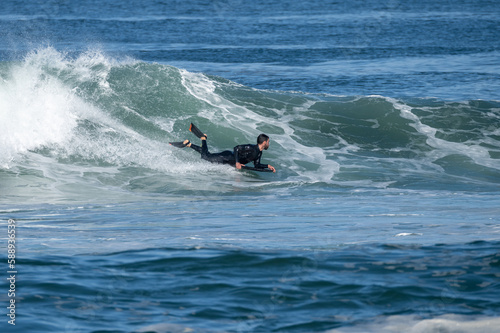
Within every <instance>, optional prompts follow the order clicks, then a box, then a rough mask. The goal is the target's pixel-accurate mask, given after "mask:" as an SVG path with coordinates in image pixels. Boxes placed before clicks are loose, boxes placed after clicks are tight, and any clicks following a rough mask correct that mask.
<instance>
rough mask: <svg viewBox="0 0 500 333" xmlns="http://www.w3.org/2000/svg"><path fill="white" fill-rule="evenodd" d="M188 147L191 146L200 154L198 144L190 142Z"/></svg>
mask: <svg viewBox="0 0 500 333" xmlns="http://www.w3.org/2000/svg"><path fill="white" fill-rule="evenodd" d="M188 147H191V148H193V149H194V150H196V151H197V152H198V153H200V154H201V147H200V146H197V145H195V144H193V143H191V144H189V145H188Z"/></svg>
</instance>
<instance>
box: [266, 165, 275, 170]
mask: <svg viewBox="0 0 500 333" xmlns="http://www.w3.org/2000/svg"><path fill="white" fill-rule="evenodd" d="M267 168H268V169H269V170H271V171H272V172H276V169H275V168H274V167H273V166H272V165H270V164H268V165H267Z"/></svg>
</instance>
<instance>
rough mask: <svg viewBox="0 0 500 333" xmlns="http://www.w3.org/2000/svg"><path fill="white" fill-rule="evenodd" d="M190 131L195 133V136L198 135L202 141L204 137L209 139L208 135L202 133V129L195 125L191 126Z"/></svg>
mask: <svg viewBox="0 0 500 333" xmlns="http://www.w3.org/2000/svg"><path fill="white" fill-rule="evenodd" d="M189 131H191V132H193V134H194V135H196V136H197V137H199V138H200V139H201V138H202V137H205V138H206V137H207V135H206V134H203V132H202V131H200V129H199V128H198V127H196V126H195V125H194V124H193V123H191V126H189Z"/></svg>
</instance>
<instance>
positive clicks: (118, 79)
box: [0, 47, 500, 201]
mask: <svg viewBox="0 0 500 333" xmlns="http://www.w3.org/2000/svg"><path fill="white" fill-rule="evenodd" d="M0 78H1V80H0V110H1V112H0V168H1V169H0V180H1V183H2V187H5V189H6V191H7V193H9V195H8V196H6V197H4V200H7V201H9V200H12V199H13V198H15V199H16V200H17V199H19V198H24V199H30V198H31V199H33V198H35V197H37V196H39V195H41V196H42V197H43V198H44V200H51V199H54V200H59V199H61V198H72V199H75V198H77V199H86V200H87V199H90V198H95V197H99V196H102V195H106V196H107V195H108V194H109V193H110V191H111V192H113V193H114V194H115V195H116V194H120V195H123V196H125V197H127V196H130V195H132V196H135V195H137V194H138V193H141V194H146V195H149V194H154V195H156V194H159V193H160V194H163V195H164V194H172V195H178V194H179V193H183V194H189V193H193V192H196V193H200V191H201V192H202V193H214V191H215V193H217V194H228V193H236V192H237V191H238V189H239V188H241V187H242V186H244V187H245V188H251V189H253V190H255V191H265V190H266V189H268V188H272V189H274V190H276V189H280V188H283V189H286V190H290V188H293V189H300V190H303V189H311V190H319V189H320V188H321V190H322V191H323V190H325V189H326V190H332V191H338V190H343V189H348V190H352V189H358V188H362V189H374V188H377V189H380V188H383V189H419V190H420V189H426V190H450V191H497V190H498V185H499V184H500V126H499V125H500V102H498V101H485V100H469V101H456V102H450V101H441V100H437V99H429V98H408V99H394V98H388V97H384V96H333V95H326V94H307V93H301V92H282V91H271V90H257V89H253V88H250V87H247V86H243V85H240V84H237V83H235V82H231V81H228V80H225V79H222V78H220V77H215V76H207V75H204V74H202V73H193V72H189V71H186V70H183V69H180V68H176V67H173V66H168V65H161V64H156V63H145V62H141V61H136V60H134V59H128V58H126V59H113V58H110V57H109V56H106V55H105V54H103V53H102V52H100V51H98V50H89V51H87V52H84V53H81V54H79V55H77V56H69V55H67V54H64V53H62V52H59V51H56V50H55V49H53V48H51V47H45V48H40V49H37V50H34V51H32V52H30V53H29V54H27V55H26V56H25V57H24V59H23V60H22V61H16V62H2V63H0ZM190 122H193V123H196V124H197V125H198V127H200V128H201V129H202V130H203V131H205V132H206V133H207V134H208V135H209V139H210V140H209V146H210V149H211V151H220V150H225V149H232V147H233V146H235V145H237V144H243V143H253V142H254V141H255V138H256V137H257V135H258V134H260V133H261V132H263V133H266V134H268V135H269V136H270V137H271V147H270V149H269V150H268V151H266V152H265V153H264V155H263V162H264V163H269V164H272V165H274V166H275V167H276V168H277V169H278V173H277V174H276V175H260V174H259V175H255V174H251V173H239V172H237V171H235V170H233V169H231V168H228V167H224V166H219V165H212V164H208V163H207V162H205V161H203V160H201V159H200V158H199V155H198V154H196V153H195V152H194V151H192V150H190V149H184V150H179V149H175V148H172V147H171V146H169V145H168V142H169V141H181V140H184V139H190V140H192V141H194V142H196V140H197V139H196V138H195V137H194V136H193V135H192V134H191V133H189V132H188V130H187V129H188V126H189V123H190ZM193 181H194V182H197V183H201V184H204V185H203V186H200V187H201V188H193V185H192V184H193ZM242 181H243V182H242ZM318 185H319V186H318Z"/></svg>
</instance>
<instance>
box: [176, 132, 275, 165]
mask: <svg viewBox="0 0 500 333" xmlns="http://www.w3.org/2000/svg"><path fill="white" fill-rule="evenodd" d="M189 130H190V131H191V132H192V133H193V134H195V135H196V136H197V137H199V138H200V139H201V147H200V146H197V145H195V144H193V143H191V142H190V141H189V140H184V141H183V142H170V144H171V145H173V146H174V147H178V148H184V147H190V148H192V149H194V150H196V151H197V152H198V153H200V154H201V158H202V159H204V160H206V161H209V162H212V163H218V164H229V165H231V166H234V167H236V169H242V168H245V167H246V164H247V163H250V162H253V163H254V167H255V168H254V169H255V170H257V171H272V172H276V169H275V168H274V167H273V166H272V165H270V164H262V163H261V162H260V159H261V157H262V151H263V150H267V149H268V148H269V137H268V136H267V135H265V134H260V135H259V136H258V137H257V144H256V145H252V144H245V145H238V146H236V147H234V149H233V151H230V150H225V151H223V152H220V153H210V152H209V151H208V146H207V135H206V134H204V133H203V132H201V131H200V130H199V129H198V128H197V127H196V126H195V125H194V124H191V126H190V127H189Z"/></svg>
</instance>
